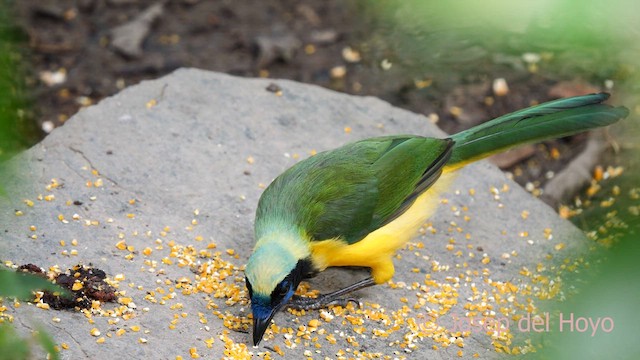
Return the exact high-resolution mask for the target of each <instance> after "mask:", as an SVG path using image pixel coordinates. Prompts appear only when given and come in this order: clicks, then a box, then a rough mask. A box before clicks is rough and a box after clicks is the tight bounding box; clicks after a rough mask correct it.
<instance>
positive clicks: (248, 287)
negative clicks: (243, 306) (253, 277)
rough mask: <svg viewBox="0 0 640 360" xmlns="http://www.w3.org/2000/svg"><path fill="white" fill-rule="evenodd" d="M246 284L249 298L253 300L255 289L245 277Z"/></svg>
mask: <svg viewBox="0 0 640 360" xmlns="http://www.w3.org/2000/svg"><path fill="white" fill-rule="evenodd" d="M244 283H245V285H246V286H247V290H248V291H249V298H251V297H252V296H253V289H252V288H251V283H250V282H249V279H247V278H246V277H245V278H244Z"/></svg>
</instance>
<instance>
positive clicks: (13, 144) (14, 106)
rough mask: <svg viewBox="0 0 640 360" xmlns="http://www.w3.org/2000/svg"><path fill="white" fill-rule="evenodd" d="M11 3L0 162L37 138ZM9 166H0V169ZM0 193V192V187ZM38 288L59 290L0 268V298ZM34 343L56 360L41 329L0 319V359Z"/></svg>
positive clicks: (4, 0)
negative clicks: (29, 333)
mask: <svg viewBox="0 0 640 360" xmlns="http://www.w3.org/2000/svg"><path fill="white" fill-rule="evenodd" d="M11 6H12V2H11V1H8V0H0V163H2V162H4V161H5V160H7V159H9V158H10V157H12V156H13V155H15V154H16V153H18V152H19V151H21V150H24V149H26V148H28V147H29V146H31V145H33V144H34V143H35V142H37V141H38V140H39V138H40V137H41V134H40V131H39V130H38V128H37V126H36V123H35V121H34V119H33V115H31V114H32V111H31V107H30V101H29V96H28V92H27V88H26V85H25V79H26V70H25V69H26V66H25V64H24V58H23V55H22V54H21V52H20V50H19V47H18V45H19V44H20V43H22V42H24V40H25V37H24V36H23V35H22V33H21V32H20V31H19V30H18V29H17V28H16V27H15V26H14V25H13V22H12V20H13V18H12V16H11V13H10V10H11ZM10 169H11V167H7V166H0V171H5V172H6V171H10ZM0 175H3V176H7V175H8V174H0ZM0 193H3V189H2V188H1V187H0ZM0 241H1V240H0ZM0 245H1V244H0ZM42 289H46V290H50V291H55V292H63V290H62V289H61V288H60V287H58V286H56V285H54V284H52V283H51V282H49V281H47V280H45V279H43V278H40V277H37V276H34V275H30V274H22V273H16V272H14V271H10V270H7V269H0V297H2V298H7V297H13V298H18V299H29V298H32V297H33V294H32V292H33V291H35V290H42ZM36 344H39V345H40V346H42V348H43V349H44V350H45V352H46V353H47V354H48V356H49V358H50V359H58V354H57V352H56V351H55V349H54V346H55V343H54V341H53V340H52V338H51V337H50V336H49V335H48V334H47V333H46V332H45V331H44V330H43V329H38V331H36V332H35V333H34V337H33V339H25V338H22V337H20V335H19V334H18V333H17V332H16V330H15V329H14V328H13V326H12V325H11V324H10V323H9V322H7V318H3V319H0V360H4V359H7V360H9V359H11V360H22V359H31V358H33V357H32V355H33V354H32V351H31V349H32V348H33V347H34V345H36Z"/></svg>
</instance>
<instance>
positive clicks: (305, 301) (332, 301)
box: [288, 277, 376, 310]
mask: <svg viewBox="0 0 640 360" xmlns="http://www.w3.org/2000/svg"><path fill="white" fill-rule="evenodd" d="M375 284H376V283H375V281H373V278H371V277H368V278H366V279H364V280H360V281H358V282H357V283H355V284H351V285H349V286H347V287H345V288H342V289H339V290H336V291H334V292H330V293H328V294H323V295H320V296H318V297H317V298H306V297H301V296H294V297H293V298H292V299H291V301H290V302H289V305H288V306H289V307H291V308H294V309H300V310H317V309H321V308H323V307H327V306H329V305H340V306H346V305H347V304H348V303H349V302H354V303H356V304H360V302H359V301H358V300H357V299H355V298H341V296H342V295H346V294H349V293H351V292H354V291H357V290H360V289H364V288H366V287H369V286H372V285H375Z"/></svg>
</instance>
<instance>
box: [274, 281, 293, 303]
mask: <svg viewBox="0 0 640 360" xmlns="http://www.w3.org/2000/svg"><path fill="white" fill-rule="evenodd" d="M291 286H292V284H291V281H290V280H289V279H284V280H282V281H281V282H280V284H278V286H276V288H275V289H273V293H272V294H271V298H272V299H274V300H276V299H277V300H278V302H279V301H280V300H281V299H283V298H284V297H285V296H287V294H288V293H289V291H291Z"/></svg>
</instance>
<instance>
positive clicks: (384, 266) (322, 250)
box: [311, 169, 455, 284]
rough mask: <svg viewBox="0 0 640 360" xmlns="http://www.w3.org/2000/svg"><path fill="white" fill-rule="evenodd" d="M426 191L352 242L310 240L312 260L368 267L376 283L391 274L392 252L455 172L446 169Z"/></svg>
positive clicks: (428, 213)
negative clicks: (385, 222)
mask: <svg viewBox="0 0 640 360" xmlns="http://www.w3.org/2000/svg"><path fill="white" fill-rule="evenodd" d="M446 170H447V169H445V172H444V173H443V174H442V175H441V176H440V179H438V181H437V182H436V183H435V184H434V185H433V186H431V187H430V188H429V189H428V190H427V191H425V192H424V193H422V194H421V195H420V196H418V198H417V199H416V200H415V201H414V203H413V205H411V207H409V209H407V211H405V212H404V213H403V214H402V215H400V216H399V217H398V218H397V219H395V220H393V221H392V222H390V223H389V224H387V225H385V226H383V227H381V228H379V229H377V230H375V231H374V232H372V233H370V234H369V235H367V236H366V237H365V238H364V239H362V240H360V241H358V242H357V243H354V244H351V245H349V244H347V243H345V242H344V241H342V240H339V239H328V240H323V241H313V242H311V258H312V261H313V264H314V265H315V266H317V267H318V268H319V270H324V269H326V268H327V267H331V266H363V267H369V268H371V276H372V277H373V279H374V281H375V282H376V283H377V284H381V283H384V282H387V281H389V280H390V279H391V277H393V273H394V268H393V260H392V259H393V255H394V254H395V252H396V251H397V250H398V249H399V248H401V247H402V246H404V244H405V243H406V242H407V241H409V240H411V239H412V238H413V237H414V236H415V235H416V233H417V231H418V229H419V228H420V226H422V225H423V224H424V223H425V222H426V221H427V219H428V218H429V217H430V216H431V215H432V214H433V213H434V212H435V210H436V208H437V207H438V203H439V202H440V196H439V195H440V194H441V193H442V192H444V191H445V190H446V189H447V188H448V187H449V185H450V184H451V182H452V181H453V179H454V177H455V174H454V173H453V172H452V171H446Z"/></svg>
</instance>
